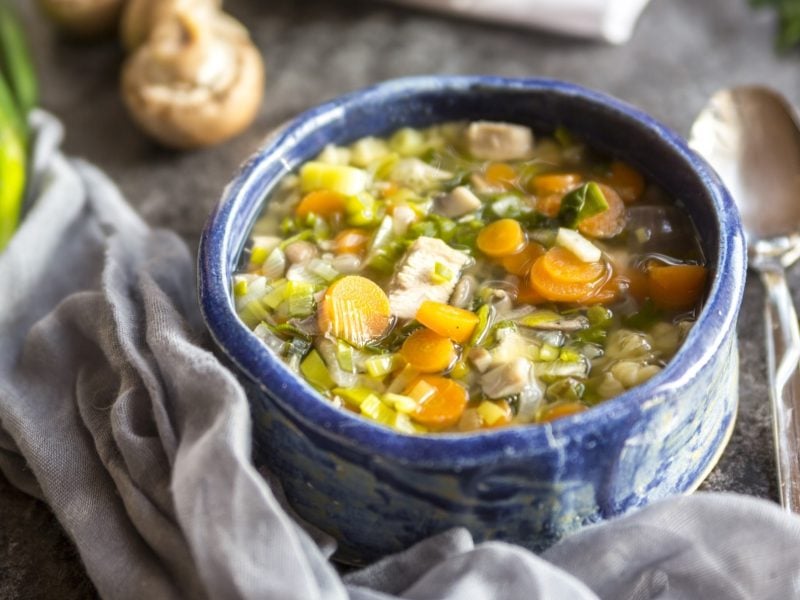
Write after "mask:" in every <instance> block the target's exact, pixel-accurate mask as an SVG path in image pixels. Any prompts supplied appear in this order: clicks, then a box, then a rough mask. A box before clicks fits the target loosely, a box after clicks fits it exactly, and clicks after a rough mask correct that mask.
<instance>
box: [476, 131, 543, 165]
mask: <svg viewBox="0 0 800 600" xmlns="http://www.w3.org/2000/svg"><path fill="white" fill-rule="evenodd" d="M467 148H468V149H469V152H470V154H472V156H474V157H475V158H479V159H481V160H518V159H522V158H527V157H528V156H529V155H530V154H531V152H532V151H533V132H532V131H531V130H530V128H528V127H524V126H522V125H512V124H511V123H498V122H493V121H476V122H475V123H472V124H470V126H469V127H468V128H467Z"/></svg>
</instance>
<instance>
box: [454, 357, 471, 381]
mask: <svg viewBox="0 0 800 600" xmlns="http://www.w3.org/2000/svg"><path fill="white" fill-rule="evenodd" d="M467 375H469V365H468V364H467V363H466V361H463V360H459V361H457V362H456V364H454V365H453V370H452V371H450V376H451V377H453V378H454V379H463V378H464V377H466V376H467Z"/></svg>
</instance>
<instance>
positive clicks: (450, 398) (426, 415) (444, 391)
mask: <svg viewBox="0 0 800 600" xmlns="http://www.w3.org/2000/svg"><path fill="white" fill-rule="evenodd" d="M404 394H405V395H406V396H409V397H411V398H413V399H414V400H416V401H417V403H418V404H419V407H418V408H417V409H416V410H415V411H414V412H413V413H411V418H412V419H414V420H415V421H416V422H417V423H420V424H421V425H425V426H426V427H429V428H431V429H445V428H447V427H452V426H453V425H455V424H456V423H458V420H459V419H460V418H461V415H462V414H463V412H464V409H465V408H466V407H467V400H468V394H467V390H466V389H465V388H464V387H463V386H461V385H459V384H458V383H456V382H455V381H453V380H452V379H447V378H446V377H440V376H438V375H422V376H420V377H418V378H417V379H415V380H414V381H412V382H411V383H410V384H409V385H408V387H406V389H405V391H404Z"/></svg>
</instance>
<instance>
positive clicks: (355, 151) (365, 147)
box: [350, 136, 389, 167]
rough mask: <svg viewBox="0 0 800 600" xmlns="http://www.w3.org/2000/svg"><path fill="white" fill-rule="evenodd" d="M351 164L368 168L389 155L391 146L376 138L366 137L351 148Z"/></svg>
mask: <svg viewBox="0 0 800 600" xmlns="http://www.w3.org/2000/svg"><path fill="white" fill-rule="evenodd" d="M351 149H352V152H351V154H350V163H351V164H353V165H355V166H356V167H367V166H369V165H371V164H372V163H374V162H375V161H378V160H380V159H382V158H383V157H385V156H387V155H388V154H389V145H388V144H387V143H386V141H385V140H382V139H380V138H376V137H371V136H370V137H364V138H361V139H360V140H358V141H357V142H355V143H354V144H353V145H352V146H351Z"/></svg>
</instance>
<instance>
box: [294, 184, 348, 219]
mask: <svg viewBox="0 0 800 600" xmlns="http://www.w3.org/2000/svg"><path fill="white" fill-rule="evenodd" d="M344 207H345V198H344V196H342V195H341V194H337V193H336V192H332V191H330V190H315V191H313V192H309V193H308V194H306V195H305V196H303V199H302V200H300V204H298V205H297V208H296V209H295V211H294V212H295V214H296V215H297V216H298V217H300V218H304V217H307V216H308V215H309V214H310V213H314V214H315V215H319V216H320V217H330V216H331V215H333V214H335V213H342V212H344Z"/></svg>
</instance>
